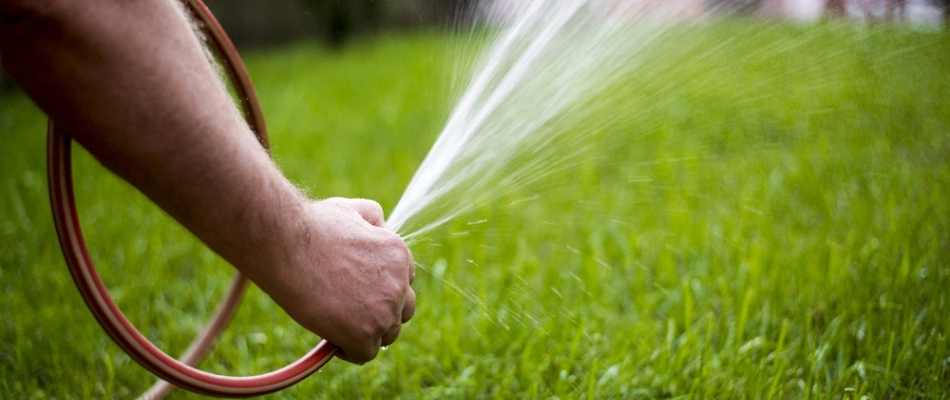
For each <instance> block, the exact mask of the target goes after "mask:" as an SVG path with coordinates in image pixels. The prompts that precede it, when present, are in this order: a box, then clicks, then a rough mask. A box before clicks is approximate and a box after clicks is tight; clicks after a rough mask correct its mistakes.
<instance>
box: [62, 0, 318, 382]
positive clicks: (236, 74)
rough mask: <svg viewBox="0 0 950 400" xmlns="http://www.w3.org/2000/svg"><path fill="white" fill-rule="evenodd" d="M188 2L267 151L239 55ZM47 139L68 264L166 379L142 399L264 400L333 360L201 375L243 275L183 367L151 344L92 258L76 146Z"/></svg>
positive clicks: (140, 356)
mask: <svg viewBox="0 0 950 400" xmlns="http://www.w3.org/2000/svg"><path fill="white" fill-rule="evenodd" d="M183 1H184V3H185V6H186V8H187V10H188V11H189V12H190V13H191V14H192V15H193V16H194V17H195V18H196V19H197V20H198V21H199V22H200V24H199V25H200V29H202V30H203V31H204V34H205V36H206V37H207V39H208V45H209V47H210V49H211V51H212V52H213V53H215V55H216V56H217V58H218V60H220V62H221V64H222V67H223V69H224V70H225V71H226V72H227V74H228V78H229V79H230V80H231V83H232V85H233V87H234V90H235V92H236V94H237V97H238V99H239V100H240V103H241V109H242V110H243V112H244V117H245V119H246V120H247V122H248V124H249V125H250V127H251V129H252V130H253V131H254V133H255V135H257V138H258V140H259V141H260V142H261V144H262V145H263V146H264V147H265V148H268V147H269V143H268V137H267V129H266V127H265V126H264V115H263V113H262V112H261V107H260V104H259V102H258V99H257V94H256V93H255V91H254V87H253V86H252V84H251V79H250V77H249V76H248V74H247V70H246V69H245V67H244V63H243V62H242V61H241V58H240V57H239V56H238V53H237V50H235V48H234V45H233V44H232V43H231V40H230V39H228V37H227V35H226V34H225V33H224V30H223V29H222V28H221V25H220V24H218V21H217V20H216V19H215V18H214V16H213V15H211V11H210V10H208V7H207V6H205V5H204V3H202V2H201V0H183ZM47 136H48V137H47V169H48V175H49V194H50V205H51V206H52V209H53V221H54V223H55V225H56V234H57V235H58V236H59V243H60V246H61V247H62V249H63V255H64V256H65V258H66V264H67V266H68V267H69V271H70V273H71V274H72V277H73V280H74V281H75V282H76V287H78V288H79V292H80V293H81V294H82V297H83V299H84V300H85V301H86V305H87V306H89V309H90V310H91V311H92V313H93V315H94V316H95V317H96V319H97V320H98V321H99V324H100V325H102V327H103V328H104V329H105V330H106V332H107V333H108V334H109V336H111V337H112V339H113V340H114V341H115V342H116V344H118V345H119V347H121V348H122V349H123V350H124V351H125V352H126V353H128V354H129V356H131V357H132V358H133V359H134V360H135V361H136V362H138V363H139V364H140V365H142V366H143V367H145V368H146V369H148V370H149V371H151V372H152V373H153V374H155V375H156V376H158V377H159V378H161V379H162V381H159V382H157V383H156V384H155V385H154V386H152V388H150V389H149V390H148V391H147V392H145V393H144V394H143V395H142V397H143V398H161V397H163V396H164V395H165V394H166V393H168V391H169V390H171V388H172V387H171V385H174V386H178V387H180V388H184V389H187V390H190V391H193V392H197V393H201V394H205V395H210V396H218V397H250V396H259V395H263V394H267V393H272V392H276V391H279V390H281V389H284V388H287V387H289V386H291V385H293V384H295V383H297V382H300V381H301V380H303V379H304V378H306V377H308V376H310V374H312V373H314V372H316V371H317V370H318V369H320V367H322V366H323V365H324V364H326V363H327V362H328V361H330V359H331V358H333V355H334V354H335V353H336V350H337V348H336V346H334V345H333V344H330V343H328V342H327V341H325V340H323V341H321V342H320V343H319V344H318V345H317V346H316V347H315V348H314V349H313V350H311V351H310V352H309V353H307V354H306V355H304V356H303V357H302V358H300V359H299V360H297V361H295V362H294V363H292V364H290V365H288V366H286V367H284V368H281V369H279V370H276V371H273V372H269V373H266V374H262V375H257V376H248V377H231V376H222V375H215V374H211V373H207V372H204V371H201V370H199V369H196V368H195V365H197V364H198V362H200V361H201V359H202V358H204V356H205V355H206V354H207V353H208V351H209V350H210V348H211V345H212V344H213V343H214V341H215V339H217V337H218V335H219V334H220V333H221V331H222V330H223V329H224V327H225V326H226V325H227V324H228V321H229V320H230V319H231V316H233V315H234V312H235V310H236V309H237V305H238V304H239V303H240V300H241V297H242V296H243V294H244V291H245V289H246V288H247V284H248V281H247V278H246V277H244V276H243V275H241V274H240V273H237V274H236V275H235V276H234V279H233V281H232V282H231V287H230V288H229V289H228V292H227V294H226V295H225V297H224V299H223V300H222V301H221V303H220V304H219V305H218V308H217V310H215V312H214V314H213V316H212V317H211V320H210V321H209V322H208V324H207V325H206V326H205V328H204V330H203V331H202V332H201V333H200V334H199V335H198V337H197V338H195V340H194V341H193V342H192V343H191V345H190V346H189V347H188V350H186V351H185V353H184V354H183V355H182V356H181V358H180V359H179V360H176V359H174V358H172V357H171V356H169V355H167V354H165V353H164V352H163V351H162V350H161V349H159V348H158V347H156V346H155V345H153V344H152V343H151V342H149V341H148V339H146V338H145V336H143V335H142V334H141V333H139V331H138V330H137V329H135V327H134V326H132V324H131V323H130V322H129V320H128V319H127V318H126V317H125V315H123V314H122V311H121V310H119V307H118V306H116V304H115V302H114V301H113V300H112V298H111V297H110V296H109V292H108V290H106V288H105V286H104V285H103V283H102V280H101V279H100V278H99V274H98V272H96V268H95V266H94V265H93V262H92V259H91V258H90V257H89V251H88V250H87V249H86V243H85V241H84V239H83V235H82V229H81V228H80V225H79V216H78V214H77V211H76V204H75V199H74V196H73V185H72V164H71V158H70V138H69V137H68V136H66V135H64V134H61V133H59V132H57V131H56V124H55V123H54V121H52V120H50V122H49V125H48V131H47Z"/></svg>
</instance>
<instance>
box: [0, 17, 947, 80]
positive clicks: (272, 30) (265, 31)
mask: <svg viewBox="0 0 950 400" xmlns="http://www.w3.org/2000/svg"><path fill="white" fill-rule="evenodd" d="M614 1H616V2H618V3H629V2H639V3H643V4H644V5H645V7H649V5H650V4H654V3H655V4H660V3H663V7H661V8H660V7H657V8H658V9H662V10H664V13H665V14H669V15H664V17H668V18H674V19H683V20H690V19H698V18H700V17H701V16H706V15H708V14H709V13H710V12H712V13H714V14H721V15H735V14H741V15H747V16H753V17H761V18H771V19H787V20H793V21H817V20H820V19H822V18H849V19H856V20H862V21H868V22H890V23H907V24H914V25H918V26H929V27H938V26H941V25H943V24H944V23H945V21H947V20H950V0H614ZM517 2H518V0H494V1H485V2H478V1H476V0H270V1H260V0H205V4H207V5H208V7H209V8H210V9H211V10H212V11H213V12H214V15H215V17H216V18H218V21H219V22H220V23H221V25H222V26H223V27H224V29H225V31H227V32H228V35H229V36H230V38H231V40H232V41H233V42H234V43H235V45H236V46H237V47H238V48H239V49H248V48H259V47H266V46H273V45H280V44H284V43H288V42H294V41H300V40H316V41H319V42H320V43H323V44H325V45H326V46H328V47H331V48H339V47H341V46H343V45H344V44H345V43H346V42H347V41H348V40H352V39H354V38H358V37H365V36H371V35H376V34H379V33H381V32H391V31H398V30H410V29H461V28H465V27H467V26H470V25H471V24H472V23H474V22H476V21H479V20H484V18H482V17H483V16H484V14H486V13H484V12H482V11H481V10H482V9H483V8H484V7H485V5H486V4H491V6H492V8H493V9H495V10H497V9H504V5H505V4H506V3H517ZM671 3H672V4H673V5H671ZM479 5H480V6H479ZM14 87H15V85H14V84H13V83H12V82H10V80H9V79H7V78H6V77H5V76H4V75H3V71H0V93H4V92H9V91H11V90H14Z"/></svg>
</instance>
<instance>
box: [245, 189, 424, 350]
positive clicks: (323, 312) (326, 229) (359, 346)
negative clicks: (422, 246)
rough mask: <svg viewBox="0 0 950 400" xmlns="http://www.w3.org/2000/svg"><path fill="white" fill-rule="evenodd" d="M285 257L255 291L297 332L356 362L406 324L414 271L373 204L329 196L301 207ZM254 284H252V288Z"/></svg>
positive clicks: (412, 298) (389, 340)
mask: <svg viewBox="0 0 950 400" xmlns="http://www.w3.org/2000/svg"><path fill="white" fill-rule="evenodd" d="M304 215H305V216H304V221H303V224H302V226H301V228H302V229H303V233H302V234H301V235H300V237H299V240H298V241H297V242H296V243H294V246H292V247H290V248H288V249H286V253H287V256H290V257H291V258H290V259H289V260H288V262H287V263H286V264H285V265H283V266H282V267H281V268H280V270H279V271H275V272H276V276H275V278H276V281H275V282H274V284H273V285H267V286H269V287H264V286H262V288H263V289H264V290H265V291H266V292H267V293H268V294H270V296H271V297H272V298H273V299H274V301H276V302H277V304H279V305H280V306H281V307H282V308H283V309H284V310H285V311H286V312H287V313H288V314H290V316H291V317H293V318H294V320H296V321H297V322H298V323H300V324H301V325H303V326H304V327H305V328H307V329H309V330H311V331H313V332H314V333H316V334H318V335H320V336H321V337H323V338H324V339H326V340H327V341H329V342H331V343H333V344H335V345H337V346H339V347H340V349H341V351H340V352H337V356H338V357H339V358H341V359H344V360H346V361H349V362H352V363H357V364H362V363H365V362H367V361H370V360H372V359H373V358H375V357H376V354H377V353H378V352H379V349H380V347H381V346H388V345H390V344H392V343H393V342H394V341H395V340H396V338H397V337H398V336H399V330H400V328H401V326H402V324H403V323H405V322H407V321H409V319H410V318H412V315H413V313H414V312H415V308H416V296H415V293H414V292H413V291H412V289H411V288H410V287H409V284H410V283H412V281H413V279H414V277H415V265H414V262H413V259H412V255H411V254H410V253H409V249H408V248H407V247H406V243H405V242H404V241H403V240H402V238H400V237H399V236H398V235H396V234H395V233H392V232H390V231H388V230H385V229H383V228H382V226H383V222H384V220H383V210H382V208H381V207H380V206H379V204H377V203H376V202H374V201H370V200H363V199H342V198H332V199H328V200H323V201H318V202H312V203H310V204H309V205H308V206H307V207H306V211H305V213H304ZM259 284H260V283H259Z"/></svg>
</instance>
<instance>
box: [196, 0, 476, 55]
mask: <svg viewBox="0 0 950 400" xmlns="http://www.w3.org/2000/svg"><path fill="white" fill-rule="evenodd" d="M205 3H206V4H207V5H208V7H209V8H211V10H212V12H213V13H214V14H215V17H216V18H217V19H218V20H219V22H221V25H222V26H223V27H224V29H225V31H227V32H228V35H229V36H230V37H231V40H232V41H234V43H235V44H236V45H238V46H239V47H260V46H265V45H272V44H278V43H284V42H288V41H292V40H297V39H302V38H311V39H317V40H319V41H321V42H323V43H325V44H329V45H331V46H333V47H339V46H341V45H342V44H343V43H345V42H346V41H347V40H349V39H351V38H354V37H359V36H364V35H367V34H373V33H377V32H379V31H380V30H382V29H400V30H403V29H408V28H417V27H431V26H443V27H444V26H450V25H451V26H458V25H459V24H463V25H464V21H469V20H470V18H469V16H470V12H469V11H470V10H471V9H472V6H473V5H474V4H475V1H474V0H272V1H266V2H265V1H260V0H205Z"/></svg>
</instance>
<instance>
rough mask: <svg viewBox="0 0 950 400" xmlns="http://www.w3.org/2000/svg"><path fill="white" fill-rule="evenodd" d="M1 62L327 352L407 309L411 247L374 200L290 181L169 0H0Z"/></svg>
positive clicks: (359, 339)
mask: <svg viewBox="0 0 950 400" xmlns="http://www.w3.org/2000/svg"><path fill="white" fill-rule="evenodd" d="M0 64H2V66H3V68H4V70H5V71H6V72H7V74H8V75H9V76H10V77H12V78H13V79H14V80H15V81H16V82H17V83H18V84H19V85H20V86H21V87H22V88H23V90H24V91H25V92H26V93H27V94H28V95H29V96H30V97H31V98H32V99H33V100H34V101H35V102H36V104H37V105H38V106H39V107H40V108H41V109H43V111H44V112H46V114H47V115H49V116H50V117H51V118H52V119H53V120H54V121H56V124H57V128H59V129H63V130H64V131H65V132H66V133H68V134H69V135H70V136H71V137H72V138H73V139H74V140H76V141H77V142H78V143H79V144H81V145H82V146H83V147H84V148H86V149H87V150H88V151H89V152H90V153H91V154H92V155H93V156H95V157H96V158H97V159H98V160H99V161H100V162H101V163H102V164H103V165H104V166H105V167H106V168H108V169H109V170H111V171H112V172H113V173H115V174H117V175H119V176H121V177H122V178H123V179H125V180H126V181H128V182H129V183H131V184H132V185H133V186H135V187H136V188H138V189H139V190H140V191H141V192H143V193H144V194H145V195H146V196H148V197H149V198H150V199H151V200H152V201H154V202H155V203H156V204H158V205H159V206H160V207H161V208H162V209H163V210H165V211H166V212H167V213H168V214H170V215H171V216H172V217H174V218H175V219H176V220H177V221H179V222H180V223H181V224H182V225H184V226H185V227H186V228H187V229H188V230H189V231H191V232H192V233H193V234H194V235H195V236H197V237H198V238H199V239H201V240H202V241H203V242H204V243H205V244H207V245H208V246H209V247H210V248H211V249H212V250H214V251H215V252H217V253H218V254H220V255H221V256H222V257H224V258H225V259H226V260H228V261H229V262H230V263H231V264H232V265H234V267H236V268H237V269H238V270H240V271H241V272H242V273H244V274H245V275H247V276H248V277H249V278H250V279H251V280H252V281H253V282H254V283H256V284H257V285H258V286H260V287H261V289H263V290H264V292H266V293H267V294H268V295H270V297H271V298H272V299H273V300H274V301H275V302H276V303H277V304H278V305H280V306H281V307H282V308H283V309H284V310H285V311H286V312H287V313H288V314H289V315H290V316H291V317H293V318H294V320H296V321H297V322H298V323H300V324H301V325H302V326H304V327H305V328H307V329H309V330H310V331H312V332H314V333H316V334H317V335H320V336H321V337H323V338H324V339H327V340H328V341H330V342H331V343H334V344H336V345H337V346H339V347H340V349H341V352H338V353H337V355H338V356H339V357H340V358H342V359H344V360H347V361H350V362H354V363H364V362H367V361H370V360H372V359H373V358H375V357H376V355H377V353H378V351H379V349H380V346H386V345H389V344H391V343H392V342H393V341H395V340H396V337H397V336H398V335H399V331H400V328H401V325H402V324H403V323H405V322H407V321H408V320H409V319H410V318H411V317H412V315H413V313H414V311H415V305H416V299H415V293H414V292H413V291H412V289H411V288H410V286H409V285H410V283H411V282H412V279H413V277H414V275H415V270H414V266H413V259H412V255H411V254H410V252H409V250H408V248H407V247H406V243H405V242H404V241H403V240H402V239H401V238H400V237H399V236H398V235H396V234H394V233H392V232H389V231H387V230H386V229H383V222H384V221H383V211H382V209H381V208H380V206H379V205H378V204H377V203H375V202H373V201H369V200H362V199H342V198H333V199H327V200H323V201H314V200H311V199H309V198H308V197H307V196H306V195H304V194H303V193H301V191H300V190H298V189H297V188H296V187H294V185H293V184H291V183H290V182H289V181H288V180H287V179H286V178H285V177H284V176H283V174H281V172H280V171H279V170H278V168H277V167H276V165H275V164H274V163H273V162H272V161H271V160H270V158H269V157H268V155H267V153H266V151H265V150H264V149H263V148H262V147H261V145H260V144H259V143H258V142H257V140H256V139H255V137H254V135H253V133H252V132H251V130H250V129H249V128H248V126H247V124H246V123H245V122H244V121H243V119H242V117H241V115H240V114H239V112H238V111H237V109H236V108H235V106H234V105H233V103H232V102H231V99H230V97H229V95H228V93H227V91H226V90H225V87H224V86H223V84H222V83H221V82H220V81H219V80H218V79H217V76H216V75H215V72H214V70H213V68H212V66H211V65H210V64H209V62H208V60H207V58H206V55H205V53H204V50H203V48H202V45H201V44H200V43H199V41H198V39H197V37H196V36H195V35H194V34H193V33H192V31H191V27H190V25H189V22H188V19H187V17H186V15H185V13H184V11H183V10H182V8H181V7H180V5H178V4H177V3H176V2H175V1H174V0H85V1H67V0H45V1H44V0H34V1H29V0H0ZM0 140H2V137H0Z"/></svg>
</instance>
